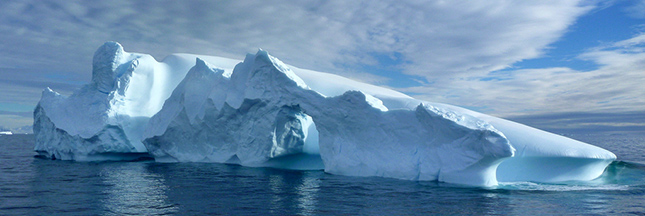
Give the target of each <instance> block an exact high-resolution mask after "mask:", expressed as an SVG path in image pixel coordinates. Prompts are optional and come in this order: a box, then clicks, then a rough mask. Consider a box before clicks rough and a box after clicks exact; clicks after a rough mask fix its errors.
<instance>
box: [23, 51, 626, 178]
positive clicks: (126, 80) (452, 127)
mask: <svg viewBox="0 0 645 216" xmlns="http://www.w3.org/2000/svg"><path fill="white" fill-rule="evenodd" d="M34 133H35V135H36V146H35V150H36V151H37V152H38V153H39V154H41V155H42V156H44V157H51V158H55V159H62V160H77V161H96V160H133V159H136V158H138V157H145V156H148V157H150V156H151V157H154V158H155V160H156V161H159V162H217V163H234V164H240V165H244V166H258V167H260V166H263V167H277V168H286V169H324V170H325V172H328V173H332V174H340V175H351V176H381V177H391V178H399V179H409V180H438V181H442V182H448V183H457V184H467V185H477V186H495V185H497V183H498V181H504V182H508V181H536V182H563V181H580V180H582V181H584V180H592V179H594V178H597V177H598V176H600V175H601V174H602V173H603V171H604V169H605V167H606V166H607V165H608V164H609V163H611V162H612V161H613V160H615V159H616V156H615V155H614V154H613V153H611V152H609V151H607V150H604V149H602V148H599V147H596V146H592V145H589V144H586V143H582V142H579V141H576V140H572V139H569V138H566V137H562V136H559V135H555V134H551V133H548V132H545V131H541V130H538V129H535V128H531V127H528V126H525V125H522V124H518V123H515V122H511V121H508V120H504V119H500V118H496V117H493V116H489V115H485V114H481V113H478V112H474V111H470V110H467V109H464V108H460V107H456V106H451V105H447V104H440V103H432V102H427V101H421V100H417V99H414V98H411V97H409V96H407V95H405V94H403V93H400V92H396V91H393V90H390V89H386V88H382V87H377V86H373V85H369V84H365V83H360V82H357V81H353V80H350V79H347V78H343V77H340V76H337V75H333V74H328V73H321V72H316V71H311V70H305V69H299V68H296V67H293V66H289V65H286V64H284V63H282V62H281V61H280V60H278V59H277V58H275V57H273V56H271V55H269V54H268V53H267V52H266V51H263V50H260V51H258V52H257V53H256V54H255V55H251V54H248V55H247V56H246V58H245V59H244V61H243V62H239V61H237V60H232V59H227V58H221V57H213V56H199V55H191V54H173V55H170V56H168V57H166V58H165V59H164V60H163V61H161V62H157V61H156V60H155V59H154V58H153V57H151V56H150V55H146V54H137V53H128V52H125V51H124V50H123V47H122V46H121V45H120V44H118V43H116V42H107V43H105V44H104V45H103V46H101V47H100V48H99V49H98V50H97V51H96V53H95V54H94V60H93V70H92V82H91V83H90V84H88V85H85V86H84V87H82V88H81V89H79V90H78V91H76V92H75V93H74V94H72V95H71V96H69V97H64V96H61V95H60V94H58V93H56V92H54V91H53V90H51V89H49V88H48V89H45V90H44V91H43V95H42V99H41V100H40V102H39V104H38V106H37V107H36V109H35V111H34Z"/></svg>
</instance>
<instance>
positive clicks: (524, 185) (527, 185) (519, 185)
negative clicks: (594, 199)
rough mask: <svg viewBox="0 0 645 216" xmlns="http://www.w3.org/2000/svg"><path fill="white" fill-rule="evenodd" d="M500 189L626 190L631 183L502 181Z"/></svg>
mask: <svg viewBox="0 0 645 216" xmlns="http://www.w3.org/2000/svg"><path fill="white" fill-rule="evenodd" d="M498 188H499V189H508V190H525V191H591V190H595V191H617V190H621V191H625V190H629V188H630V186H629V185H616V184H602V185H575V184H546V183H535V182H500V183H499V186H498Z"/></svg>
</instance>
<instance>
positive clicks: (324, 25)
mask: <svg viewBox="0 0 645 216" xmlns="http://www.w3.org/2000/svg"><path fill="white" fill-rule="evenodd" d="M106 41H117V42H119V43H121V44H122V45H123V46H124V48H125V50H126V51H128V52H136V53H148V54H151V55H153V56H154V57H155V58H156V59H157V60H158V61H161V60H163V58H164V57H165V56H167V55H169V54H171V53H193V54H203V55H214V56H222V57H229V58H234V59H240V60H241V59H243V58H244V56H245V55H246V53H255V52H256V51H257V49H259V48H262V49H264V50H267V51H269V52H270V53H271V54H272V55H273V56H275V57H277V58H279V59H281V60H282V61H284V62H285V63H287V64H290V65H293V66H296V67H299V68H305V69H311V70H316V71H323V72H329V73H335V74H339V75H343V76H346V77H349V78H352V79H355V80H359V81H363V82H367V83H371V84H375V85H379V86H383V87H387V88H391V89H395V90H398V91H402V92H404V93H406V94H409V95H411V96H413V97H416V98H418V99H422V100H427V101H433V102H441V103H448V104H453V105H457V106H462V107H466V108H469V109H473V110H475V111H479V112H483V113H487V114H491V115H495V116H499V117H503V118H508V119H511V120H515V121H518V122H521V123H524V124H527V125H530V126H534V127H538V128H541V129H545V130H549V131H554V132H568V131H577V132H580V131H587V132H625V131H627V132H645V84H643V83H645V0H607V1H600V0H585V1H578V0H553V1H551V0H548V1H546V0H544V1H543V0H532V1H519V0H518V1H509V0H482V1H459V0H454V1H443V0H436V1H414V0H410V1H407V0H405V1H402V0H371V1H345V0H338V1H336V0H331V1H318V0H305V1H265V0H258V1H161V0H155V1H143V0H141V1H118V0H111V1H73V0H69V1H47V0H39V1H36V0H19V1H14V0H3V1H0V92H1V93H0V127H4V128H16V127H21V126H26V125H31V124H32V122H33V118H32V112H33V109H34V107H35V106H36V105H37V103H38V100H39V99H40V96H41V92H42V90H43V89H44V88H46V87H50V88H52V89H53V90H55V91H58V92H60V93H61V94H63V95H69V94H71V93H72V92H73V91H74V90H75V89H78V88H80V87H81V86H82V85H84V84H87V83H89V82H90V80H91V65H92V56H93V53H94V51H95V50H96V49H97V48H98V47H99V46H101V45H102V44H103V43H104V42H106Z"/></svg>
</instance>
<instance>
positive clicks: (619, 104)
mask: <svg viewBox="0 0 645 216" xmlns="http://www.w3.org/2000/svg"><path fill="white" fill-rule="evenodd" d="M578 58H580V59H583V60H587V61H592V62H594V63H595V64H598V65H599V68H598V69H596V70H591V71H577V70H574V69H571V68H566V67H556V68H536V69H520V70H504V71H496V72H492V73H490V74H488V75H487V76H481V77H470V78H465V79H455V80H451V81H450V82H446V83H436V84H433V85H430V86H425V87H412V88H404V89H401V90H403V91H405V92H411V93H415V94H418V97H421V98H425V99H427V100H431V101H442V102H446V103H453V104H459V105H462V106H467V107H472V108H475V109H480V110H483V111H486V112H489V113H493V114H496V115H500V116H514V115H538V114H545V113H567V112H569V113H571V112H586V113H594V112H595V113H620V112H639V111H643V108H644V107H645V86H644V85H643V83H644V82H645V34H639V35H636V36H634V37H632V38H630V39H627V40H623V41H618V42H615V43H612V44H608V45H603V46H599V47H595V48H592V49H589V50H588V51H587V52H585V53H583V54H581V55H579V56H578ZM429 92H431V93H429ZM641 118H643V119H645V116H641Z"/></svg>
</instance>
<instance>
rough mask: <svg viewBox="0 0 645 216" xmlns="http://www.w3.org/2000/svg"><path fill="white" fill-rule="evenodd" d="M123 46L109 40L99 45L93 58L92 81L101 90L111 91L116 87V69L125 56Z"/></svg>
mask: <svg viewBox="0 0 645 216" xmlns="http://www.w3.org/2000/svg"><path fill="white" fill-rule="evenodd" d="M123 53H124V51H123V46H121V44H119V43H117V42H114V41H109V42H105V43H104V44H103V46H101V47H99V49H98V50H96V52H95V53H94V59H93V60H92V83H95V84H96V88H97V89H98V90H99V91H101V92H110V91H111V90H112V89H113V88H114V79H115V76H116V75H115V70H116V68H117V67H118V66H119V63H120V61H121V60H122V58H123Z"/></svg>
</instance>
